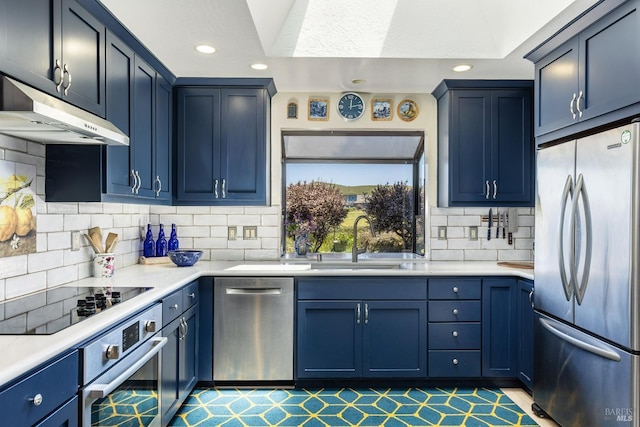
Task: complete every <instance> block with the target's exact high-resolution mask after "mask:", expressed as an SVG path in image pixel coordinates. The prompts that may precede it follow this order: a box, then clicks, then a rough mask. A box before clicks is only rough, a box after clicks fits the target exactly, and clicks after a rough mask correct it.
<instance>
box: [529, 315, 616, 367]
mask: <svg viewBox="0 0 640 427" xmlns="http://www.w3.org/2000/svg"><path fill="white" fill-rule="evenodd" d="M539 320H540V324H541V325H542V327H544V328H545V329H546V330H547V331H549V332H550V333H552V334H553V335H555V336H556V337H558V338H560V339H561V340H563V341H566V342H568V343H570V344H573V345H574V346H576V347H578V348H580V349H582V350H584V351H588V352H589V353H593V354H596V355H598V356H600V357H604V358H605V359H609V360H613V361H614V362H620V360H622V359H621V357H620V355H619V354H618V353H616V352H615V351H613V350H611V349H610V348H605V347H599V346H596V345H594V344H591V343H588V342H584V341H582V340H580V339H578V338H576V337H572V336H571V335H569V334H568V333H566V332H563V331H561V330H559V329H557V328H556V327H555V326H554V325H552V323H551V322H550V321H549V320H547V319H543V318H540V319H539Z"/></svg>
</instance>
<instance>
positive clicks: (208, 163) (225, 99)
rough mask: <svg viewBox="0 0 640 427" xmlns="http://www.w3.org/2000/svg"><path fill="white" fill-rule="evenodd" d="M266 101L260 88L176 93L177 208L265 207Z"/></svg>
mask: <svg viewBox="0 0 640 427" xmlns="http://www.w3.org/2000/svg"><path fill="white" fill-rule="evenodd" d="M178 84H179V83H178ZM270 95H271V94H270V93H269V91H268V89H267V88H263V87H237V86H236V87H220V86H216V87H214V86H186V87H179V88H178V89H177V91H176V96H177V107H176V108H177V111H176V126H177V141H176V142H177V150H176V152H177V159H176V178H175V183H176V186H177V191H176V203H177V204H198V205H218V204H223V205H264V204H265V203H266V202H267V182H268V180H267V163H268V158H267V146H268V142H269V135H268V134H267V129H268V123H269V120H270V117H269V116H270V100H271V97H270Z"/></svg>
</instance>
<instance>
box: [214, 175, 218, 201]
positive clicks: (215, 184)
mask: <svg viewBox="0 0 640 427" xmlns="http://www.w3.org/2000/svg"><path fill="white" fill-rule="evenodd" d="M213 196H214V197H215V198H216V199H217V198H218V180H217V179H216V180H215V181H213Z"/></svg>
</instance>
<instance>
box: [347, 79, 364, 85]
mask: <svg viewBox="0 0 640 427" xmlns="http://www.w3.org/2000/svg"><path fill="white" fill-rule="evenodd" d="M351 83H353V84H354V85H361V84H363V83H366V80H365V79H353V80H351Z"/></svg>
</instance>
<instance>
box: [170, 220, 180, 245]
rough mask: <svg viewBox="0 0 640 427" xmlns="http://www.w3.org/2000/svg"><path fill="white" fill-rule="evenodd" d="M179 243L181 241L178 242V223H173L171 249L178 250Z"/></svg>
mask: <svg viewBox="0 0 640 427" xmlns="http://www.w3.org/2000/svg"><path fill="white" fill-rule="evenodd" d="M179 244H180V243H179V242H178V232H177V231H176V225H175V224H171V236H169V250H170V251H177V250H178V246H179Z"/></svg>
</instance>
